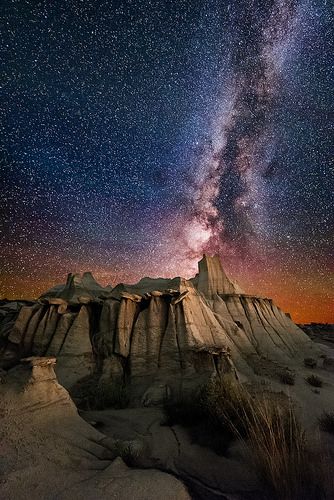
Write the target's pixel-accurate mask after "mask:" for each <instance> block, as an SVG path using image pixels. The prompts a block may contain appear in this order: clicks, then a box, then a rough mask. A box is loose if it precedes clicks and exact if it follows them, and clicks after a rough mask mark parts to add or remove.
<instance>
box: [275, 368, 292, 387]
mask: <svg viewBox="0 0 334 500" xmlns="http://www.w3.org/2000/svg"><path fill="white" fill-rule="evenodd" d="M278 377H279V380H280V382H281V383H282V384H285V385H295V374H294V373H291V372H289V371H285V372H281V373H280V374H279V375H278Z"/></svg>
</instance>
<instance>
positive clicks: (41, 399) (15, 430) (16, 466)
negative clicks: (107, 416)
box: [0, 357, 190, 500]
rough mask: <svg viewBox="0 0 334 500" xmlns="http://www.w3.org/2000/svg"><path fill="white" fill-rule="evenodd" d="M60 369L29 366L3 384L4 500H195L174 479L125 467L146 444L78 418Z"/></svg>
mask: <svg viewBox="0 0 334 500" xmlns="http://www.w3.org/2000/svg"><path fill="white" fill-rule="evenodd" d="M55 362H56V360H55V359H54V358H36V357H31V358H28V359H23V360H22V363H20V364H19V365H17V366H16V367H14V368H12V369H11V370H9V371H8V372H7V374H6V375H5V376H4V378H3V379H2V383H1V384H0V429H1V457H0V498H1V499H6V500H23V499H26V498H27V497H29V498H32V499H37V498H38V499H45V500H47V499H50V500H51V499H56V498H57V499H59V500H70V499H71V500H73V499H75V498H86V499H91V500H93V499H94V500H95V499H96V498H99V499H102V500H104V499H105V500H107V499H110V498H117V499H124V500H125V499H129V498H133V499H138V500H141V499H144V498H145V499H147V500H156V498H166V499H170V500H172V499H179V500H189V499H190V496H189V494H188V492H187V490H186V488H185V487H184V485H183V484H182V483H181V482H180V481H179V480H177V479H176V478H174V477H172V476H171V475H169V474H166V473H163V472H160V471H157V470H140V469H138V470H133V469H130V468H129V467H128V466H127V465H126V464H125V463H124V462H123V460H122V458H121V457H120V455H122V453H123V452H122V449H124V450H125V449H126V450H127V453H129V450H136V452H137V453H140V449H141V448H140V447H141V446H142V444H141V443H140V441H138V440H137V441H136V442H132V441H127V442H125V443H123V442H122V440H115V439H114V438H113V437H106V436H105V435H104V434H101V433H100V432H98V431H97V430H95V429H94V428H93V427H92V426H90V425H89V424H88V423H86V422H85V421H84V420H82V419H81V418H80V417H79V415H78V413H77V410H76V407H75V405H74V403H73V402H72V400H71V398H70V396H69V394H68V392H67V391H66V390H65V389H64V388H63V387H62V386H61V385H60V384H59V383H58V381H57V379H56V376H55V372H54V366H55Z"/></svg>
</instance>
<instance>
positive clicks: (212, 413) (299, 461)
mask: <svg viewBox="0 0 334 500" xmlns="http://www.w3.org/2000/svg"><path fill="white" fill-rule="evenodd" d="M195 399H196V398H191V399H190V401H189V405H190V406H189V407H188V409H186V408H182V411H180V407H178V408H177V409H174V410H172V412H173V416H174V418H175V417H176V420H177V422H178V423H182V424H185V423H186V424H187V425H189V423H190V424H192V425H193V424H195V423H196V422H198V421H200V420H201V419H204V422H205V426H206V428H211V429H213V431H214V432H213V435H216V436H219V435H222V434H224V435H225V436H226V435H227V436H228V437H229V440H231V439H241V440H243V441H244V442H245V443H246V445H247V446H248V449H249V451H250V455H251V459H252V463H253V464H254V466H255V468H256V472H257V475H258V478H259V480H260V482H261V484H262V488H263V493H264V495H265V498H269V497H270V498H271V499H275V500H281V499H283V498H284V499H285V500H297V499H298V500H299V499H300V498H304V499H319V500H320V499H325V498H332V496H331V495H332V493H333V492H332V493H331V494H330V495H328V496H327V497H326V493H325V490H324V488H325V485H326V484H327V483H326V481H325V480H323V479H322V475H323V474H322V468H321V467H322V466H321V464H320V461H319V459H316V460H315V459H314V457H312V455H311V453H310V451H309V449H308V446H307V441H306V436H305V431H304V429H303V428H302V426H301V425H300V423H299V422H298V420H297V418H296V416H295V413H294V411H293V408H292V405H291V403H290V402H288V403H287V404H285V405H284V404H282V401H279V400H277V399H275V398H274V397H273V395H272V394H268V392H264V391H262V392H260V393H256V392H251V391H250V390H248V389H247V388H246V387H245V386H243V385H241V384H239V383H237V382H232V381H229V380H224V379H222V381H221V380H220V379H215V380H213V381H211V382H210V383H209V384H207V385H206V386H205V387H203V388H202V390H201V394H200V397H197V399H196V400H195ZM183 403H184V404H187V403H186V401H184V402H183ZM180 404H181V403H180V402H179V405H180ZM182 406H183V405H182V404H181V407H182ZM171 408H172V404H171V403H170V406H169V411H170V409H171ZM165 410H166V408H165ZM332 419H333V420H332V425H333V430H334V415H333V416H332ZM174 421H175V420H174ZM228 442H230V441H228ZM225 446H226V442H225Z"/></svg>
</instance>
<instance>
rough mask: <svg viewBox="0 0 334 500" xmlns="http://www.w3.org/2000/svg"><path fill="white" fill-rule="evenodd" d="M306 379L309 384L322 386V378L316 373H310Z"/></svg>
mask: <svg viewBox="0 0 334 500" xmlns="http://www.w3.org/2000/svg"><path fill="white" fill-rule="evenodd" d="M305 380H306V382H307V383H308V384H310V385H312V386H313V387H322V380H321V378H320V377H317V376H316V375H310V376H309V377H307V378H306V379H305Z"/></svg>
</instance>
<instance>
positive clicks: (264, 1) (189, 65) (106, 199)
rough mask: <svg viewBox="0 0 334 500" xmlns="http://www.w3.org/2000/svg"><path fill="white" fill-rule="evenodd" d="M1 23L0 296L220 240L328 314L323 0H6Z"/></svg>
mask: <svg viewBox="0 0 334 500" xmlns="http://www.w3.org/2000/svg"><path fill="white" fill-rule="evenodd" d="M1 21H2V26H3V29H2V33H3V36H2V47H3V53H4V55H3V57H2V66H3V68H2V79H1V81H2V85H1V96H2V97H1V114H2V120H1V123H2V125H1V158H0V159H1V163H0V185H1V189H0V210H1V219H0V296H2V297H7V298H16V297H25V298H32V297H37V296H38V295H39V294H41V293H42V292H43V291H44V290H46V289H47V288H49V287H50V286H53V285H54V284H55V283H59V282H64V279H65V276H66V274H67V273H68V272H81V271H86V270H91V271H92V272H93V274H94V275H95V277H96V278H97V280H98V281H99V282H100V283H101V284H103V285H107V284H112V285H115V284H117V283H118V282H121V281H126V282H135V281H137V280H138V279H139V278H140V277H142V276H145V275H149V276H152V277H155V276H165V277H172V276H175V275H182V276H184V277H190V276H192V275H194V273H195V272H196V269H197V261H198V260H199V259H200V258H201V256H202V254H203V253H204V252H206V253H209V254H214V253H219V254H220V255H221V259H222V262H223V265H224V268H225V270H226V271H227V272H228V274H229V275H230V276H232V277H233V278H234V279H236V280H237V281H238V282H239V284H240V285H241V286H242V288H243V289H244V290H246V291H247V292H249V293H254V294H258V295H263V296H269V297H272V298H274V299H275V301H276V302H277V303H278V305H279V306H281V307H282V308H283V309H284V310H285V311H289V312H290V313H291V314H292V317H293V319H295V321H299V322H309V321H319V322H320V321H324V322H326V321H327V322H334V315H333V312H332V311H333V307H332V306H333V303H332V298H333V261H334V259H333V251H332V246H333V232H334V215H333V214H334V203H333V196H332V191H333V161H332V156H331V151H332V148H331V146H332V142H331V138H332V137H333V120H332V119H333V98H332V89H333V59H331V58H332V57H333V53H334V51H333V49H334V47H333V45H334V43H333V33H332V32H331V29H332V28H331V26H333V24H332V19H331V10H330V3H329V2H327V1H326V0H298V1H297V0H245V1H241V0H240V1H237V0H234V1H228V0H226V1H224V2H222V1H221V0H202V1H198V0H193V1H191V2H190V1H189V0H178V1H171V0H169V1H167V0H126V1H125V0H122V1H113V0H109V1H104V0H101V1H99V2H96V1H92V0H67V1H58V0H53V1H52V2H48V1H46V0H44V1H37V0H6V1H4V2H2V7H1Z"/></svg>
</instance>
